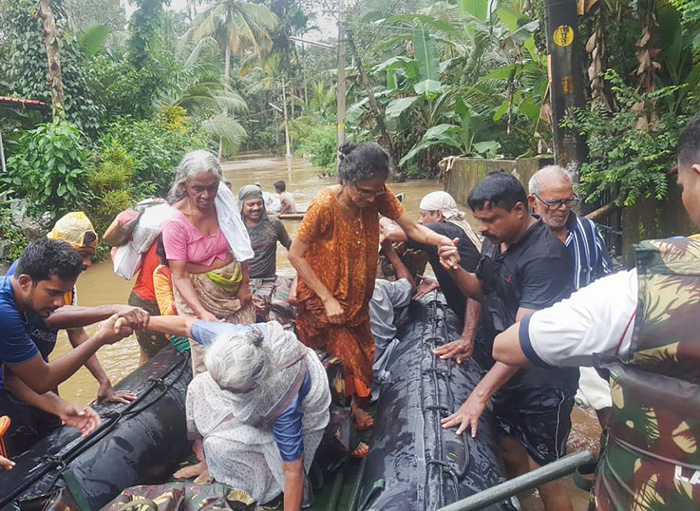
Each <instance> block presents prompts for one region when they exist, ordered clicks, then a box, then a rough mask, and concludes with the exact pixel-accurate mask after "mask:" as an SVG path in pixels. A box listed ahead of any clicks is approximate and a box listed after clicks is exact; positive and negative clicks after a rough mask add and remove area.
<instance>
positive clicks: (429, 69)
mask: <svg viewBox="0 0 700 511" xmlns="http://www.w3.org/2000/svg"><path fill="white" fill-rule="evenodd" d="M413 48H414V51H415V54H416V60H417V61H418V63H419V64H420V67H419V76H420V79H421V80H436V81H440V60H439V59H438V54H437V49H436V48H435V41H434V40H433V37H432V36H431V35H430V32H428V29H427V28H426V26H425V25H423V24H422V23H421V24H419V25H418V26H417V27H416V29H415V31H414V32H413Z"/></svg>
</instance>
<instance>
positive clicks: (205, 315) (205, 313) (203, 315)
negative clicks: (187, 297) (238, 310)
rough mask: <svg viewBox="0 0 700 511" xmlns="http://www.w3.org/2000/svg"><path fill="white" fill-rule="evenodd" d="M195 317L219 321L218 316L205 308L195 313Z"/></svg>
mask: <svg viewBox="0 0 700 511" xmlns="http://www.w3.org/2000/svg"><path fill="white" fill-rule="evenodd" d="M197 318H199V319H201V320H202V321H212V322H214V323H221V321H220V320H219V318H217V317H216V316H214V315H213V314H212V313H211V312H209V311H207V310H205V311H202V312H200V313H199V314H197Z"/></svg>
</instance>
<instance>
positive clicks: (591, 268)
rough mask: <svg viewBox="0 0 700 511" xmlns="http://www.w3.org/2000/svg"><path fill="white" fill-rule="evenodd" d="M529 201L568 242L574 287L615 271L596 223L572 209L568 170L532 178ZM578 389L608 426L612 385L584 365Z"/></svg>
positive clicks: (574, 201)
mask: <svg viewBox="0 0 700 511" xmlns="http://www.w3.org/2000/svg"><path fill="white" fill-rule="evenodd" d="M529 192H530V195H529V196H528V201H529V202H530V206H531V207H532V209H533V210H534V212H535V214H536V215H537V216H539V217H540V218H541V219H542V220H543V221H544V223H545V224H547V226H548V227H549V229H550V230H551V231H552V233H553V234H554V235H555V236H556V237H557V238H558V239H559V241H561V242H562V243H564V244H565V245H566V247H567V248H568V249H569V252H570V253H571V257H572V260H573V262H574V275H573V284H574V290H575V291H578V290H579V289H581V288H582V287H586V286H587V285H588V284H590V283H591V282H593V281H594V280H596V279H599V278H601V277H604V276H606V275H608V274H610V273H612V270H613V268H612V262H611V260H610V256H609V255H608V249H607V247H606V246H605V241H603V237H602V236H601V234H600V232H599V231H598V228H597V227H596V225H595V224H594V223H593V222H592V221H591V220H588V219H587V218H583V217H579V216H578V215H576V213H574V212H573V211H571V208H572V207H573V206H575V205H576V204H577V203H578V198H577V197H576V195H575V194H574V188H573V184H572V182H571V177H570V175H569V173H568V172H567V171H566V170H565V169H564V168H562V167H560V166H558V165H550V166H548V167H544V168H542V169H541V170H539V171H538V172H537V173H535V174H534V175H533V176H532V178H530V182H529ZM579 391H580V393H581V394H583V397H584V398H585V400H586V401H587V402H588V403H589V404H590V405H591V406H592V407H593V408H594V409H595V411H596V414H597V415H598V420H599V421H600V423H601V425H603V426H605V424H607V420H608V417H609V414H610V406H611V399H610V387H609V386H608V383H607V382H606V381H605V380H603V379H602V378H601V377H600V376H598V373H597V372H596V371H595V369H593V368H590V367H586V368H583V367H582V368H581V378H580V380H579Z"/></svg>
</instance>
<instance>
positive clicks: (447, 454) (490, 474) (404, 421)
mask: <svg viewBox="0 0 700 511" xmlns="http://www.w3.org/2000/svg"><path fill="white" fill-rule="evenodd" d="M429 296H430V297H433V299H432V300H426V301H425V302H423V303H414V304H412V305H411V307H410V308H409V311H408V316H409V317H410V321H408V322H407V323H406V324H404V325H403V326H401V327H400V328H399V332H398V335H397V338H398V339H400V342H399V343H398V345H397V346H396V348H395V350H394V352H393V353H392V356H391V359H390V360H389V363H388V366H387V370H388V371H389V373H390V376H389V380H388V381H387V382H385V383H384V384H383V385H382V387H381V391H380V397H379V401H378V403H377V413H376V416H375V425H374V428H373V436H372V449H371V451H370V454H369V455H368V457H367V460H366V463H365V467H364V473H363V475H362V482H361V484H360V487H359V488H360V490H359V493H358V496H357V504H358V506H357V509H358V510H359V511H365V510H370V509H371V510H378V511H406V510H408V509H410V510H412V511H413V510H435V509H438V508H440V507H442V506H444V505H447V504H450V503H452V502H455V501H457V500H460V499H463V498H465V497H468V496H470V495H473V494H475V493H477V492H479V491H481V490H484V489H486V488H490V487H491V486H494V485H496V484H498V483H500V482H502V481H503V480H504V478H503V469H502V466H501V461H500V452H499V448H498V441H497V437H496V425H495V423H494V420H493V416H492V415H491V413H490V412H489V411H488V410H486V412H485V413H484V415H483V416H482V417H481V419H480V421H479V429H478V436H477V438H476V439H472V438H471V436H470V435H466V434H463V435H461V436H459V437H458V436H457V435H456V434H455V432H454V430H443V429H442V427H441V426H440V420H441V419H442V418H443V417H446V416H447V415H449V414H451V413H453V412H454V411H456V410H457V408H459V406H460V405H461V404H462V403H463V402H464V400H465V399H466V398H467V396H468V395H469V393H470V392H471V391H472V390H473V389H474V387H476V384H477V383H478V381H479V378H480V377H481V372H482V371H481V368H480V367H479V365H478V364H477V363H476V362H475V361H474V360H472V359H469V360H467V361H466V362H463V363H462V365H461V366H458V365H456V364H455V363H453V362H449V361H448V362H446V361H441V360H440V359H439V358H437V357H435V356H434V355H433V354H432V350H433V349H434V348H435V347H436V346H439V345H441V344H444V343H446V342H449V341H451V340H454V339H457V338H458V337H459V332H458V328H459V322H458V320H457V318H456V316H455V315H454V314H453V313H452V312H451V311H450V310H449V309H448V308H447V307H446V305H445V302H444V298H443V297H442V295H439V294H431V295H429ZM436 296H437V297H439V298H438V299H435V297H436ZM487 509H489V510H491V511H496V510H505V509H509V507H507V506H505V505H495V506H491V507H489V508H487Z"/></svg>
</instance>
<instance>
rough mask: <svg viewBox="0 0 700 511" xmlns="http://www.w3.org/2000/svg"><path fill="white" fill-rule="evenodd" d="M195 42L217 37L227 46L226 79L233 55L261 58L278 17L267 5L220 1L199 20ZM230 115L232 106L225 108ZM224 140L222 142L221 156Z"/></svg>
mask: <svg viewBox="0 0 700 511" xmlns="http://www.w3.org/2000/svg"><path fill="white" fill-rule="evenodd" d="M195 24H196V27H195V29H194V41H195V43H200V42H201V41H202V40H203V39H204V38H207V37H209V38H213V39H215V40H216V41H217V42H218V43H219V45H220V46H222V47H223V48H224V81H225V83H226V84H228V83H229V79H230V77H231V54H236V55H238V56H239V57H245V56H248V55H251V54H252V55H253V56H255V57H257V58H260V57H261V56H262V55H263V53H264V52H265V51H266V50H267V49H268V48H269V47H270V45H271V37H270V33H271V31H272V30H274V28H275V27H276V25H277V16H275V14H274V13H273V12H272V11H270V9H268V8H267V7H265V6H264V5H260V4H256V3H252V2H245V1H242V0H219V1H217V2H216V3H214V4H213V5H211V6H210V7H208V8H207V9H206V10H205V11H203V12H202V13H201V14H200V15H199V16H197V19H196V20H195ZM224 116H228V109H224ZM222 152H223V143H222V142H221V141H220V142H219V158H221V156H222Z"/></svg>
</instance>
